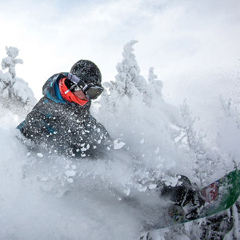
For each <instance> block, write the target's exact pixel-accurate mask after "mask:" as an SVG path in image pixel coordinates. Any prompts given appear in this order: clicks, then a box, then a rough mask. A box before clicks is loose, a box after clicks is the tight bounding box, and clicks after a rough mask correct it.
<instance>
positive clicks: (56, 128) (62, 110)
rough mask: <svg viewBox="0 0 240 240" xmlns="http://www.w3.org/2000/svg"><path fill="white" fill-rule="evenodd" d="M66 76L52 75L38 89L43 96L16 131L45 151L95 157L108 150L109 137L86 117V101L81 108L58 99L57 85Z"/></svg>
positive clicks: (90, 118) (87, 115)
mask: <svg viewBox="0 0 240 240" xmlns="http://www.w3.org/2000/svg"><path fill="white" fill-rule="evenodd" d="M67 74H68V73H59V74H55V75H53V76H52V77H50V78H49V79H48V80H47V81H46V83H45V84H44V86H43V89H42V90H43V95H44V96H43V97H42V98H41V99H40V100H39V102H38V103H37V104H36V105H35V106H34V108H33V109H32V111H31V112H30V113H29V114H28V115H27V117H26V119H25V120H24V121H23V122H22V123H20V124H19V126H18V127H17V128H18V129H19V130H20V131H21V133H22V134H23V135H24V136H25V137H26V138H28V139H31V140H32V141H33V142H34V143H35V144H36V145H41V146H44V147H45V148H47V149H48V151H49V152H55V153H60V154H65V155H67V156H73V157H86V156H89V157H98V156H99V155H101V153H102V152H103V151H105V150H106V149H107V148H109V147H110V145H111V140H110V136H109V134H108V132H107V130H106V129H105V127H104V126H103V125H102V124H100V123H98V122H97V121H96V119H95V118H94V117H93V116H92V115H91V114H90V106H91V101H90V100H89V101H88V102H87V103H86V104H85V105H84V106H81V105H79V104H77V103H74V102H71V103H70V102H68V101H66V100H64V99H63V98H62V96H61V94H60V90H59V85H58V84H59V81H60V79H62V78H65V77H67Z"/></svg>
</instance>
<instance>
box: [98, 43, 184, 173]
mask: <svg viewBox="0 0 240 240" xmlns="http://www.w3.org/2000/svg"><path fill="white" fill-rule="evenodd" d="M135 43H136V41H130V42H129V43H127V44H126V45H125V46H124V51H123V54H122V55H123V60H122V62H121V63H118V64H117V71H118V74H117V75H116V79H115V81H111V82H108V83H105V87H106V91H105V92H104V93H103V96H102V98H101V102H100V106H101V107H100V110H99V112H100V113H101V114H99V119H100V121H101V122H103V123H104V125H105V126H107V129H108V130H109V132H110V135H111V136H112V137H113V138H119V139H120V140H121V141H123V142H125V143H126V146H125V147H126V149H127V150H128V152H129V155H132V156H135V157H137V158H138V160H139V161H140V162H142V163H144V165H146V166H147V167H149V168H153V169H155V171H157V172H158V174H157V176H158V177H160V175H161V174H164V173H166V172H171V171H173V172H174V167H176V166H177V165H179V161H181V160H183V159H179V157H178V156H177V149H176V147H175V144H174V143H173V141H172V139H171V134H170V132H171V126H172V125H174V124H177V123H178V124H179V122H180V121H181V120H180V115H179V112H178V109H177V108H176V107H174V106H172V105H170V104H168V103H166V102H165V101H164V99H163V96H162V85H163V84H162V81H160V80H157V76H155V75H154V69H153V68H150V73H149V78H148V81H147V80H146V79H145V78H144V77H143V76H141V75H140V69H139V66H138V63H137V61H136V58H135V55H134V50H133V45H134V44H135ZM102 113H104V114H102ZM179 170H180V169H179ZM180 171H181V170H180Z"/></svg>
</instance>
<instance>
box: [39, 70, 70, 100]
mask: <svg viewBox="0 0 240 240" xmlns="http://www.w3.org/2000/svg"><path fill="white" fill-rule="evenodd" d="M67 75H68V73H67V72H62V73H58V74H54V75H53V76H51V77H50V78H49V79H48V80H47V81H46V82H45V84H44V85H43V87H42V93H43V95H44V96H45V97H47V98H48V99H51V100H52V101H54V102H56V103H67V101H65V100H64V99H63V98H62V96H61V94H60V90H59V86H58V83H59V80H60V79H62V78H64V77H67Z"/></svg>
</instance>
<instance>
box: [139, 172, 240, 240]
mask: <svg viewBox="0 0 240 240" xmlns="http://www.w3.org/2000/svg"><path fill="white" fill-rule="evenodd" d="M200 195H201V197H202V198H203V200H204V204H203V205H202V206H201V207H200V208H199V209H197V212H196V213H195V214H194V215H193V216H191V218H190V219H186V218H185V212H184V207H183V208H182V207H180V206H175V205H173V206H171V207H173V208H172V209H171V207H170V208H169V209H168V210H165V213H163V215H162V216H161V222H160V223H159V225H158V226H155V227H153V228H152V229H149V230H157V229H161V228H166V227H172V226H175V225H178V224H182V223H186V222H190V221H194V220H197V219H200V218H204V217H209V216H212V215H214V214H217V213H220V212H222V211H224V210H227V209H228V208H230V207H231V206H232V205H233V204H234V203H235V202H236V201H237V199H238V197H239V196H240V170H235V171H232V172H230V173H228V174H226V175H225V176H224V177H222V178H220V179H218V180H217V181H215V182H213V183H211V184H209V185H208V186H206V187H204V188H202V189H200ZM142 239H145V238H142Z"/></svg>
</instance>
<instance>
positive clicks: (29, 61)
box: [0, 0, 240, 104]
mask: <svg viewBox="0 0 240 240" xmlns="http://www.w3.org/2000/svg"><path fill="white" fill-rule="evenodd" d="M0 24H1V37H0V58H3V57H5V56H6V53H5V46H13V47H17V48H18V49H19V50H20V52H19V58H21V59H23V61H24V64H23V65H19V66H18V67H17V69H16V70H17V76H18V77H21V78H23V79H24V80H25V81H27V82H28V83H29V85H30V87H31V88H32V89H33V91H34V93H35V96H36V97H37V98H38V99H39V98H40V97H41V87H42V85H43V84H44V82H45V81H46V79H47V78H48V77H49V76H51V75H53V74H54V73H57V72H61V71H69V69H70V68H71V66H72V65H73V64H74V63H75V62H76V61H77V60H79V59H89V60H92V61H94V62H95V63H96V64H97V65H98V66H99V67H100V69H101V70H102V75H103V79H104V81H109V80H113V79H114V76H115V75H116V73H117V72H116V64H117V63H118V62H120V61H121V60H122V55H121V54H122V50H123V46H124V44H126V43H127V42H129V41H131V40H138V43H137V44H136V45H135V46H134V49H135V55H136V58H137V61H138V63H139V66H140V69H141V74H142V75H143V76H144V77H145V78H147V75H148V69H149V68H150V67H154V69H155V74H157V75H158V78H159V79H161V80H162V81H163V84H164V89H163V92H164V94H165V95H166V98H169V99H170V100H174V101H176V102H177V101H181V100H182V99H184V98H185V97H186V98H190V101H191V96H195V100H194V99H193V101H196V104H197V101H198V100H197V99H199V96H202V97H203V98H206V96H207V95H213V93H215V95H218V94H222V92H223V91H224V92H227V94H229V96H231V95H232V91H233V92H234V94H238V93H236V84H237V82H236V79H239V68H240V61H239V59H240V1H239V0H201V1H196V0H130V1H129V0H95V1H87V0H85V1H84V0H71V1H68V0H41V1H39V0H21V1H20V0H15V1H14V0H8V1H3V0H0ZM191 94H192V95H191ZM196 96H198V97H196Z"/></svg>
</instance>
